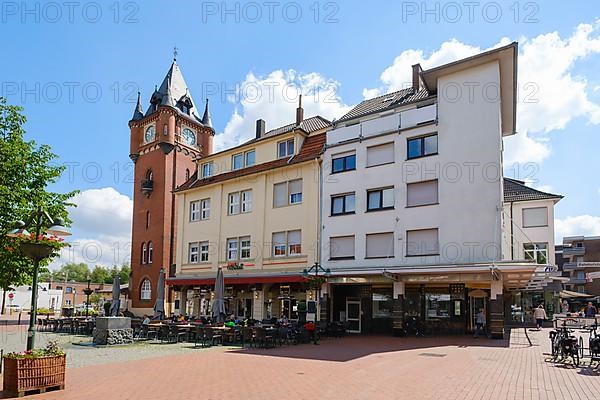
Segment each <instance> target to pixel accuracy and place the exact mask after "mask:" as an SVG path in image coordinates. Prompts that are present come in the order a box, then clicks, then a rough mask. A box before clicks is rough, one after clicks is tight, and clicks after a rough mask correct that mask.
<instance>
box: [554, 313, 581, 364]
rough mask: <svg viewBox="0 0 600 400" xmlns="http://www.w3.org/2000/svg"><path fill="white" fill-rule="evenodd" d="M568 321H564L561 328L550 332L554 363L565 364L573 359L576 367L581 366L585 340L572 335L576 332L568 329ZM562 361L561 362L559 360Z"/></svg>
mask: <svg viewBox="0 0 600 400" xmlns="http://www.w3.org/2000/svg"><path fill="white" fill-rule="evenodd" d="M566 324H567V321H566V320H565V321H563V325H562V326H561V327H557V328H556V329H555V330H553V331H551V332H550V341H551V343H552V360H553V361H554V362H558V361H560V362H565V361H566V360H567V359H568V358H571V360H572V361H573V365H574V366H575V367H578V366H579V361H580V357H583V354H581V353H582V352H583V338H582V337H580V338H579V339H577V337H576V336H574V335H571V334H572V333H573V332H574V331H573V330H571V329H569V328H568V327H567V325H566ZM559 359H560V360H559Z"/></svg>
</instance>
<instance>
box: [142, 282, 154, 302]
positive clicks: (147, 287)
mask: <svg viewBox="0 0 600 400" xmlns="http://www.w3.org/2000/svg"><path fill="white" fill-rule="evenodd" d="M151 299H152V284H151V283H150V280H149V279H144V280H143V281H142V285H141V286H140V300H151Z"/></svg>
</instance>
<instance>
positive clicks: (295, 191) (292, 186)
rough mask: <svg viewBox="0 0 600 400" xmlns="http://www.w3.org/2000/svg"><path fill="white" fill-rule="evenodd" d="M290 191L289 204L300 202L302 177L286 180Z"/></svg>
mask: <svg viewBox="0 0 600 400" xmlns="http://www.w3.org/2000/svg"><path fill="white" fill-rule="evenodd" d="M288 184H289V187H288V190H289V193H290V204H299V203H302V179H295V180H293V181H289V182H288Z"/></svg>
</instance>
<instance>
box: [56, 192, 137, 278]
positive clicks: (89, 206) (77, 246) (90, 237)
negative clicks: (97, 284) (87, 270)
mask: <svg viewBox="0 0 600 400" xmlns="http://www.w3.org/2000/svg"><path fill="white" fill-rule="evenodd" d="M73 203H75V204H77V207H74V208H71V209H70V210H69V213H70V217H71V219H72V220H73V224H72V228H73V232H74V235H73V237H71V238H69V240H68V241H69V243H71V247H68V248H65V249H63V250H62V252H61V256H60V257H59V258H57V259H55V260H53V262H52V265H51V266H50V268H53V269H54V268H58V267H59V266H60V265H62V264H64V263H67V262H76V263H79V262H85V263H87V264H89V265H90V267H93V266H94V265H96V264H101V265H109V266H110V265H113V264H121V263H123V262H128V261H129V254H130V251H131V249H130V242H131V218H132V214H133V201H132V200H131V199H130V198H129V197H127V196H125V195H123V194H121V193H119V192H118V191H116V190H115V189H114V188H112V187H106V188H102V189H89V190H84V191H82V192H81V193H79V194H78V195H77V196H75V198H74V199H73Z"/></svg>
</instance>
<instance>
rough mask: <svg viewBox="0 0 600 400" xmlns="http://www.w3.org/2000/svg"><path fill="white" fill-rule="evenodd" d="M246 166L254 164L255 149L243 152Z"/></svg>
mask: <svg viewBox="0 0 600 400" xmlns="http://www.w3.org/2000/svg"><path fill="white" fill-rule="evenodd" d="M244 160H245V164H246V167H251V166H253V165H254V164H256V151H254V150H250V151H247V152H245V153H244Z"/></svg>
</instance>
